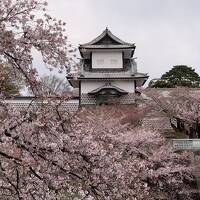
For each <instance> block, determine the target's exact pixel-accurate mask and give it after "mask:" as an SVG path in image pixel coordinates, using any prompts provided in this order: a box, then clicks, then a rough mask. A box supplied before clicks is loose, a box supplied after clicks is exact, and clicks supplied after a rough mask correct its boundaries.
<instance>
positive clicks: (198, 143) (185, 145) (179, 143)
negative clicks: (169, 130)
mask: <svg viewBox="0 0 200 200" xmlns="http://www.w3.org/2000/svg"><path fill="white" fill-rule="evenodd" d="M171 143H172V145H173V146H174V147H175V148H176V149H177V150H186V149H191V150H200V139H172V140H171Z"/></svg>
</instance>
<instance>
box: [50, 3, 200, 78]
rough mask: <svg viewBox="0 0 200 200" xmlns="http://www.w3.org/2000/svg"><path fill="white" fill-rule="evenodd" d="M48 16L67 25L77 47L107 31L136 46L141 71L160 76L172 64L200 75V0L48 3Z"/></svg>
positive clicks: (71, 39)
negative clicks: (185, 67) (189, 68)
mask: <svg viewBox="0 0 200 200" xmlns="http://www.w3.org/2000/svg"><path fill="white" fill-rule="evenodd" d="M47 2H48V3H49V7H48V9H49V13H50V14H51V15H52V16H55V17H56V18H58V19H62V20H64V21H65V22H66V23H67V26H66V29H67V34H68V36H69V40H70V42H71V43H72V44H73V45H74V46H78V44H81V43H86V42H89V41H91V40H92V39H94V38H95V37H96V36H98V35H100V34H101V33H102V31H103V30H104V29H105V28H106V27H108V28H109V29H110V30H111V32H112V33H113V34H114V35H116V36H117V37H119V38H120V39H122V40H124V41H126V42H130V43H135V44H136V51H135V57H137V58H138V59H137V63H138V71H140V72H146V73H149V75H150V79H153V78H157V77H160V76H161V75H162V74H163V73H164V72H166V71H168V70H169V69H170V68H171V67H172V66H173V65H178V64H186V65H189V66H191V67H193V68H195V69H196V71H197V72H198V73H200V0H121V1H120V0H119V1H118V0H47Z"/></svg>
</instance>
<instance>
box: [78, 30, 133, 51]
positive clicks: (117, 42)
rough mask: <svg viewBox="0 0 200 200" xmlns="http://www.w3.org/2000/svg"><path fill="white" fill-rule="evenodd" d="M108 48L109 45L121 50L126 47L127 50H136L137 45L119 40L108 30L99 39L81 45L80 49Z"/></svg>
mask: <svg viewBox="0 0 200 200" xmlns="http://www.w3.org/2000/svg"><path fill="white" fill-rule="evenodd" d="M105 41H109V42H110V43H108V44H105ZM105 45H106V46H108V45H112V46H114V47H115V46H116V47H117V46H120V47H121V48H123V47H125V48H128V47H129V48H130V47H132V48H135V44H131V43H127V42H124V41H122V40H121V39H119V38H118V37H116V36H115V35H113V34H112V33H111V31H110V30H109V29H108V28H106V29H105V30H104V31H103V33H102V34H101V35H99V36H98V37H97V38H95V39H94V40H92V41H91V42H88V43H85V44H82V45H80V48H92V47H94V48H98V47H100V48H102V47H104V46H105Z"/></svg>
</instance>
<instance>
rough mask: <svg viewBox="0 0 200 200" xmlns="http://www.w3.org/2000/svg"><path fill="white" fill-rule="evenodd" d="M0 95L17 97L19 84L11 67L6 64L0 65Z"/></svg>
mask: <svg viewBox="0 0 200 200" xmlns="http://www.w3.org/2000/svg"><path fill="white" fill-rule="evenodd" d="M0 76H1V80H0V94H3V95H5V96H13V95H19V94H20V89H21V87H22V86H21V83H20V82H18V81H17V79H16V77H15V74H14V73H13V70H12V69H11V66H9V65H7V64H1V65H0Z"/></svg>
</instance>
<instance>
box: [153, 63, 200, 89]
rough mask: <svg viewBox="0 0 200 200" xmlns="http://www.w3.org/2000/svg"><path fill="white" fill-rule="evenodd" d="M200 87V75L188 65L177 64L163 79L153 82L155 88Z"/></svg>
mask: <svg viewBox="0 0 200 200" xmlns="http://www.w3.org/2000/svg"><path fill="white" fill-rule="evenodd" d="M178 86H182V87H192V88H199V87H200V76H199V74H197V73H196V72H195V69H193V68H192V67H188V66H187V65H176V66H173V68H172V69H171V70H169V71H168V72H166V73H165V74H163V75H162V77H161V79H160V80H158V81H156V82H155V83H153V84H151V86H150V87H154V88H175V87H178Z"/></svg>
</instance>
